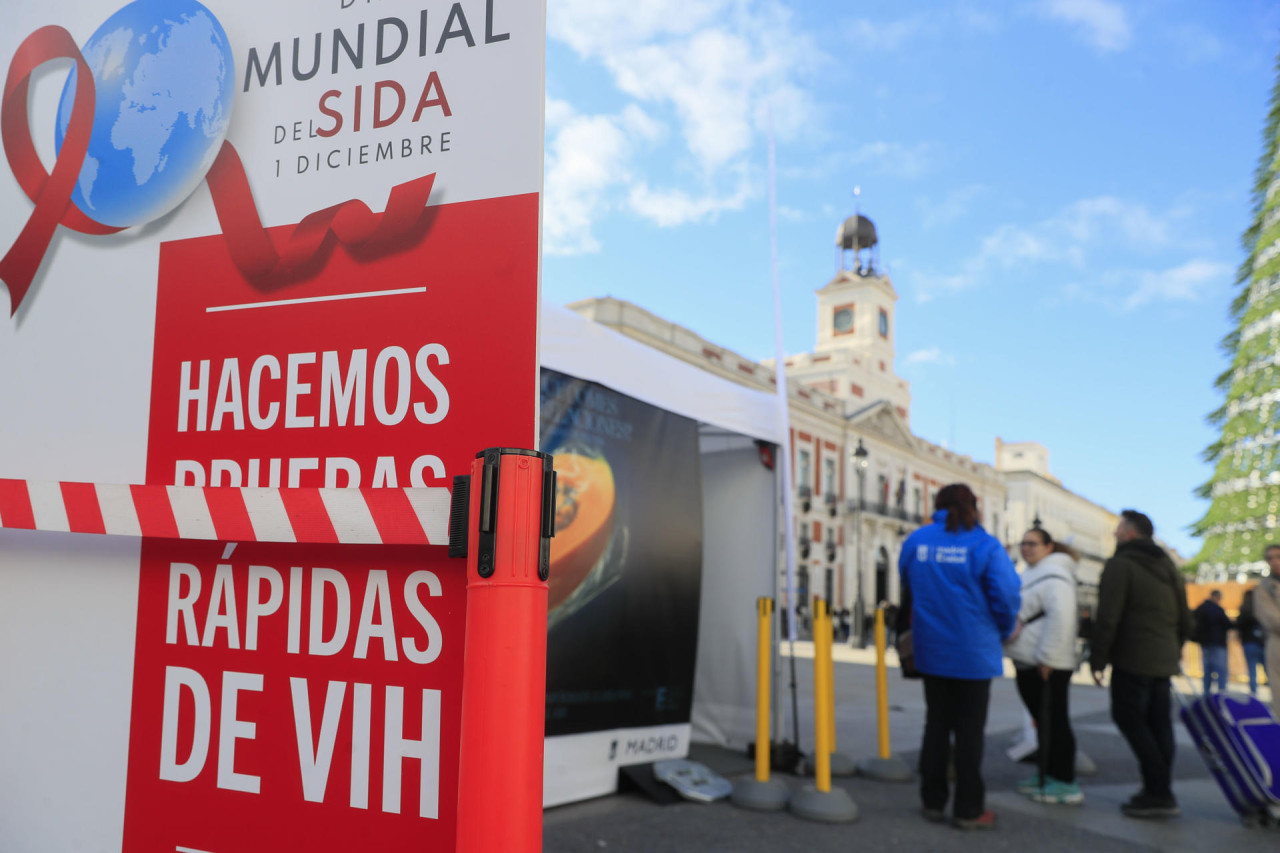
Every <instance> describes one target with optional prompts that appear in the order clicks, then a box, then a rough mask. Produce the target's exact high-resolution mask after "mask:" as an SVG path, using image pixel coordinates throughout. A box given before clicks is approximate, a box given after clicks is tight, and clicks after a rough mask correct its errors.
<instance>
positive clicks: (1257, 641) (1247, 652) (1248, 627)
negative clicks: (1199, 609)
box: [1236, 584, 1267, 696]
mask: <svg viewBox="0 0 1280 853" xmlns="http://www.w3.org/2000/svg"><path fill="white" fill-rule="evenodd" d="M1257 593H1258V587H1257V584H1255V585H1253V586H1251V587H1249V588H1248V589H1247V590H1245V593H1244V600H1243V601H1241V602H1240V615H1239V616H1238V617H1236V633H1237V634H1239V635H1240V648H1241V649H1243V650H1244V668H1245V670H1246V671H1247V672H1248V675H1249V695H1250V696H1257V695H1258V668H1259V667H1261V666H1262V644H1263V643H1265V642H1266V641H1267V631H1266V629H1265V628H1263V627H1262V623H1261V622H1259V621H1258V617H1257V616H1255V615H1254V612H1253V606H1254V605H1253V601H1254V598H1255V597H1256V596H1257Z"/></svg>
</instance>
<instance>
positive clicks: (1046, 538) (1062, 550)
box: [1027, 527, 1080, 562]
mask: <svg viewBox="0 0 1280 853" xmlns="http://www.w3.org/2000/svg"><path fill="white" fill-rule="evenodd" d="M1027 532H1028V533H1036V534H1039V536H1040V544H1041V545H1048V546H1049V551H1050V553H1053V554H1066V555H1067V556H1068V557H1070V558H1071V559H1073V560H1075V561H1076V562H1079V561H1080V552H1079V551H1077V550H1076V549H1075V548H1072V547H1071V546H1070V545H1068V544H1067V543H1065V542H1055V541H1053V537H1052V536H1050V535H1049V531H1047V530H1045V529H1044V528H1043V527H1033V528H1031V529H1030V530H1028V531H1027Z"/></svg>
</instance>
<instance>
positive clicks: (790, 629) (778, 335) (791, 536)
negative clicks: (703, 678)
mask: <svg viewBox="0 0 1280 853" xmlns="http://www.w3.org/2000/svg"><path fill="white" fill-rule="evenodd" d="M767 116H768V123H769V257H770V270H771V278H772V280H773V351H774V365H773V376H774V381H775V384H776V385H777V394H778V421H779V423H778V427H779V444H778V458H779V461H780V462H781V464H780V465H779V466H778V473H779V474H780V475H781V476H780V478H779V479H780V480H781V486H782V518H783V525H782V528H783V543H784V545H783V557H784V560H785V561H786V568H787V589H786V608H787V649H788V656H789V657H790V659H791V728H792V733H793V736H794V737H795V745H796V749H797V750H798V749H799V748H800V704H799V700H798V699H797V697H796V615H797V613H796V604H798V602H797V601H796V555H795V516H794V514H793V513H792V509H791V489H792V485H791V480H792V473H791V412H790V408H789V406H790V398H789V397H788V396H787V372H786V370H787V354H786V350H785V349H784V348H783V345H782V286H781V284H780V283H779V281H778V195H777V192H778V182H777V166H776V163H775V160H774V143H773V108H772V107H770V108H769V109H768V112H767ZM757 748H759V747H758V746H757Z"/></svg>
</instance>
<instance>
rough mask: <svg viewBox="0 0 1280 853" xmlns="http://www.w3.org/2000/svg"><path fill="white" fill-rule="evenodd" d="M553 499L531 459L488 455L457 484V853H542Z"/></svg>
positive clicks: (547, 478) (537, 461) (550, 475)
mask: <svg viewBox="0 0 1280 853" xmlns="http://www.w3.org/2000/svg"><path fill="white" fill-rule="evenodd" d="M555 494H556V490H555V472H554V471H553V470H552V468H551V456H549V455H548V454H546V453H540V452H538V451H536V450H515V449H510V448H490V449H488V450H485V451H483V452H482V453H480V454H478V455H477V456H476V459H475V461H474V462H472V463H471V475H470V477H455V478H454V492H453V512H452V514H451V517H450V524H449V534H450V537H449V554H450V556H458V557H460V556H466V558H467V629H466V640H465V651H464V657H463V664H462V734H461V744H460V756H459V763H460V766H459V771H458V846H457V849H458V851H459V853H497V852H498V851H502V853H532V851H540V850H541V849H542V741H543V734H544V729H545V727H544V718H545V708H546V689H547V575H548V572H549V570H550V541H549V540H550V537H551V535H552V533H553V532H554V526H555V525H554V523H555ZM463 519H466V523H464V522H463Z"/></svg>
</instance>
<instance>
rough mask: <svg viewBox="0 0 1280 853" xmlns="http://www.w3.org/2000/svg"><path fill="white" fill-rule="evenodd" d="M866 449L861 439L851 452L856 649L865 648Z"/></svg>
mask: <svg viewBox="0 0 1280 853" xmlns="http://www.w3.org/2000/svg"><path fill="white" fill-rule="evenodd" d="M869 455H870V454H869V453H867V448H865V447H863V445H862V439H861V438H859V439H858V447H857V449H855V450H854V451H853V473H855V474H857V475H858V511H857V513H855V518H854V525H855V526H854V530H853V534H854V536H853V543H854V544H853V547H854V550H855V552H856V553H857V557H856V558H855V563H856V566H857V569H856V570H857V573H858V587H857V589H858V597H857V600H856V601H855V602H854V605H853V630H854V636H855V637H857V638H858V648H865V647H866V644H867V638H866V625H865V624H864V622H865V619H866V612H867V606H866V603H865V602H864V601H863V599H862V505H863V503H864V502H865V496H864V494H863V492H864V491H865V489H866V484H867V457H868V456H869Z"/></svg>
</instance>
